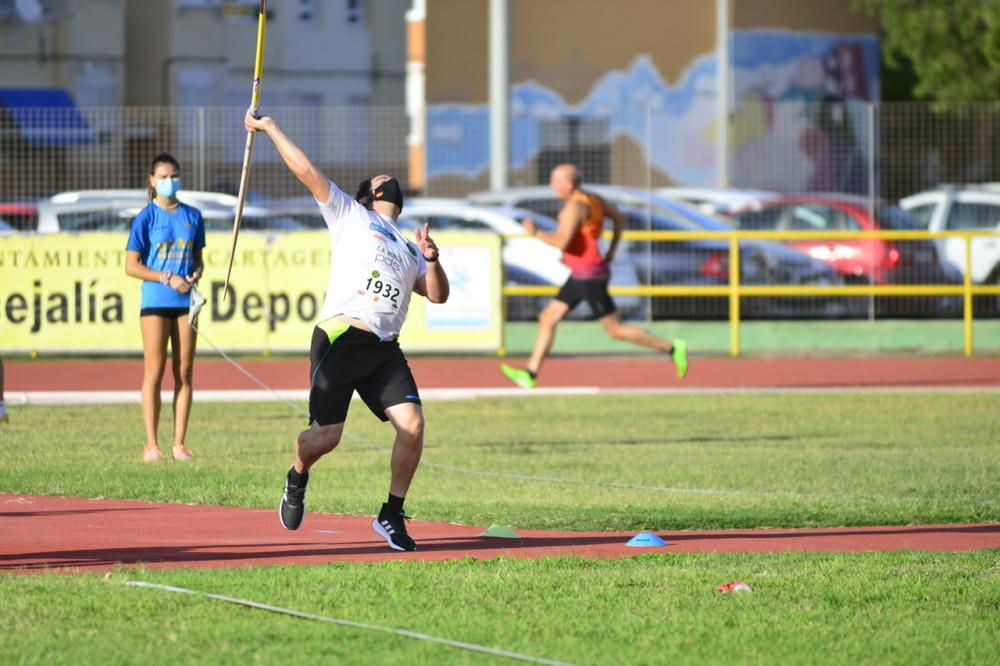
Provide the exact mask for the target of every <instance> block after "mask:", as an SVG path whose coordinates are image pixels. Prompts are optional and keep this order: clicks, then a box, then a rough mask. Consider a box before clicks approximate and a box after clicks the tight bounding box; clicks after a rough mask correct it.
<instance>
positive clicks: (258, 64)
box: [222, 0, 267, 300]
mask: <svg viewBox="0 0 1000 666" xmlns="http://www.w3.org/2000/svg"><path fill="white" fill-rule="evenodd" d="M266 15H267V0H260V13H259V14H258V15H257V54H256V57H255V59H254V63H253V90H252V91H251V93H250V109H251V110H252V111H253V112H254V113H256V112H257V111H258V110H259V109H260V76H261V74H262V73H263V71H264V29H265V24H266V22H267V16H266ZM255 133H256V132H247V144H246V148H245V149H244V151H243V172H242V173H241V174H240V194H239V197H237V200H236V217H235V219H233V247H232V249H230V251H229V268H228V269H227V270H226V286H225V287H224V288H223V290H222V299H223V300H225V299H226V296H227V295H228V294H229V276H230V275H231V274H232V272H233V259H234V258H235V257H236V239H237V238H239V235H240V222H241V221H242V220H243V204H244V203H246V199H247V186H248V185H249V183H250V156H251V155H252V154H253V136H254V134H255Z"/></svg>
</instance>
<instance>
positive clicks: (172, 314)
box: [139, 308, 190, 319]
mask: <svg viewBox="0 0 1000 666" xmlns="http://www.w3.org/2000/svg"><path fill="white" fill-rule="evenodd" d="M189 309H190V308H143V309H141V310H139V316H140V317H149V316H150V315H153V316H156V317H166V318H167V319H180V318H181V317H183V316H185V315H186V314H188V311H189Z"/></svg>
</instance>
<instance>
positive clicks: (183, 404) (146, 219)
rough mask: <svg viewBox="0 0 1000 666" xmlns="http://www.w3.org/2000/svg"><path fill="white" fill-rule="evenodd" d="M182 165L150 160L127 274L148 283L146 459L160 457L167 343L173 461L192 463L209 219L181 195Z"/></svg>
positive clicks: (144, 314)
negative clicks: (189, 438)
mask: <svg viewBox="0 0 1000 666" xmlns="http://www.w3.org/2000/svg"><path fill="white" fill-rule="evenodd" d="M180 187H181V181H180V165H179V164H178V163H177V160H175V159H174V158H173V157H172V156H171V155H169V154H167V153H160V154H159V155H157V156H156V157H155V158H153V164H152V167H151V168H150V171H149V196H150V202H149V204H148V205H147V206H146V207H145V208H143V209H142V210H141V211H139V214H138V215H136V217H135V219H134V220H132V232H131V233H130V234H129V237H128V245H126V246H125V250H126V252H125V273H126V274H128V275H131V276H132V277H134V278H138V279H140V280H142V281H143V283H142V305H141V308H142V309H141V310H140V312H139V327H140V328H141V329H142V351H143V357H144V359H145V370H144V373H143V379H142V419H143V421H144V423H145V425H146V448H144V449H143V451H142V459H143V460H144V461H146V462H152V461H155V460H160V459H162V458H163V452H162V451H160V444H159V440H158V439H157V427H158V425H159V423H160V383H161V382H162V380H163V369H164V366H165V364H166V358H167V340H168V339H169V340H170V347H171V349H172V350H173V370H174V447H173V456H174V460H192V459H193V458H194V455H193V454H192V453H191V452H190V451H189V450H188V449H187V447H186V446H185V444H184V438H185V436H186V435H187V425H188V416H189V415H190V413H191V379H192V375H193V372H194V350H195V342H196V337H197V336H196V333H195V331H194V329H193V328H191V322H189V321H188V306H189V305H190V301H191V294H190V292H191V287H193V286H194V284H195V283H196V282H197V281H198V279H199V278H200V277H201V273H202V270H203V268H204V266H203V264H202V258H201V250H202V248H203V247H205V222H204V220H203V219H202V217H201V212H200V211H199V210H198V209H197V208H192V207H191V206H188V205H186V204H182V203H181V202H180V201H178V200H177V191H178V190H179V189H180Z"/></svg>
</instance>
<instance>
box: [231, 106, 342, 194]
mask: <svg viewBox="0 0 1000 666" xmlns="http://www.w3.org/2000/svg"><path fill="white" fill-rule="evenodd" d="M243 124H244V125H245V126H246V128H247V131H248V132H264V133H265V134H267V135H268V136H269V137H271V141H273V142H274V147H275V148H277V149H278V154H279V155H281V159H283V160H285V165H286V166H287V167H288V169H289V171H291V172H292V173H293V174H295V177H296V178H298V179H299V180H300V181H302V184H303V185H305V186H306V187H307V188H308V189H309V192H310V193H311V194H312V195H313V198H314V199H316V201H320V202H326V201H328V200H329V199H330V179H329V178H327V177H326V176H325V175H324V174H323V172H322V171H320V170H319V169H317V168H316V166H315V165H314V164H313V163H312V162H310V161H309V157H308V156H307V155H306V154H305V153H304V152H303V151H302V149H301V148H299V147H298V146H296V145H295V143H294V142H293V141H292V140H291V139H289V138H288V135H286V134H285V133H284V132H283V131H281V128H280V127H278V123H276V122H274V119H273V118H271V117H269V116H261V117H259V118H257V117H255V116H254V115H253V111H251V110H248V111H247V114H246V116H245V117H244V119H243Z"/></svg>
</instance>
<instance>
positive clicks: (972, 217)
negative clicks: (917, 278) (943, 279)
mask: <svg viewBox="0 0 1000 666" xmlns="http://www.w3.org/2000/svg"><path fill="white" fill-rule="evenodd" d="M899 205H900V207H902V208H903V209H904V210H905V211H907V212H908V213H910V214H911V215H912V216H913V217H915V218H917V220H919V221H920V223H921V224H924V225H926V226H927V229H928V230H929V231H956V230H963V229H976V230H982V231H1000V188H998V187H996V186H990V185H982V186H965V187H945V188H940V189H936V190H929V191H927V192H920V193H919V194H914V195H912V196H909V197H906V198H905V199H901V200H900V201H899ZM935 242H936V243H937V244H938V251H939V252H940V253H941V255H942V256H943V257H944V258H945V259H947V260H948V261H949V262H951V263H952V264H954V265H955V266H957V267H958V268H959V270H961V271H962V274H963V275H964V274H965V242H964V240H963V239H962V238H942V239H939V240H937V241H935ZM972 281H973V282H977V283H983V284H1000V237H996V236H994V237H988V236H983V237H979V238H973V239H972ZM996 300H1000V299H996Z"/></svg>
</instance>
